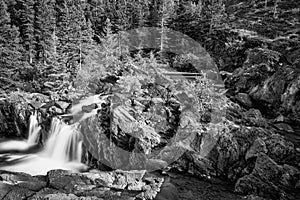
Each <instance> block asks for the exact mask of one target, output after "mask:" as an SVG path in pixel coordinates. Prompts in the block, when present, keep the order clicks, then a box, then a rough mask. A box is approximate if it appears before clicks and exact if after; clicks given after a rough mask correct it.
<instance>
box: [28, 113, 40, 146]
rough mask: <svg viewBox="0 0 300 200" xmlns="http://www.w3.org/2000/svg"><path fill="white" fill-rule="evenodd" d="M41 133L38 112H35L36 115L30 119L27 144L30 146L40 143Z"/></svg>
mask: <svg viewBox="0 0 300 200" xmlns="http://www.w3.org/2000/svg"><path fill="white" fill-rule="evenodd" d="M40 131H41V126H40V125H39V122H38V119H37V111H35V112H34V114H33V115H31V116H30V119H29V133H28V139H27V143H28V144H36V143H38V139H39V133H40Z"/></svg>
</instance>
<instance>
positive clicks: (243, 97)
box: [235, 93, 253, 108]
mask: <svg viewBox="0 0 300 200" xmlns="http://www.w3.org/2000/svg"><path fill="white" fill-rule="evenodd" d="M235 99H236V100H237V101H238V102H239V103H240V104H242V105H243V106H245V107H247V108H252V107H253V103H252V100H251V98H250V96H249V95H248V94H246V93H238V94H237V95H236V96H235Z"/></svg>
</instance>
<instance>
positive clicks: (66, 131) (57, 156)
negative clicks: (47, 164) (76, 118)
mask: <svg viewBox="0 0 300 200" xmlns="http://www.w3.org/2000/svg"><path fill="white" fill-rule="evenodd" d="M49 135H50V137H49V139H48V140H47V142H46V144H45V149H44V151H43V152H42V155H44V156H45V157H49V158H52V159H53V160H57V161H60V162H68V161H77V162H81V153H82V152H81V151H82V148H81V146H82V142H81V138H80V132H78V131H77V124H73V125H67V124H65V123H63V122H62V121H60V120H59V119H57V118H53V120H52V124H51V130H50V133H49Z"/></svg>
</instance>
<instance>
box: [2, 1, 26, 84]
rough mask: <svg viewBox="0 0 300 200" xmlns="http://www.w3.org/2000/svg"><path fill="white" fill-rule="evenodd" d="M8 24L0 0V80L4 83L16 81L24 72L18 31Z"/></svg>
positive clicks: (3, 4)
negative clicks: (22, 71)
mask: <svg viewBox="0 0 300 200" xmlns="http://www.w3.org/2000/svg"><path fill="white" fill-rule="evenodd" d="M10 23H11V21H10V16H9V14H8V13H7V6H6V4H5V2H4V1H3V0H0V66H1V67H0V80H1V82H4V83H7V82H10V81H11V80H17V79H18V78H19V76H18V75H19V74H20V71H21V70H24V62H23V57H22V47H21V46H20V44H19V31H18V29H17V27H15V26H13V25H11V24H10Z"/></svg>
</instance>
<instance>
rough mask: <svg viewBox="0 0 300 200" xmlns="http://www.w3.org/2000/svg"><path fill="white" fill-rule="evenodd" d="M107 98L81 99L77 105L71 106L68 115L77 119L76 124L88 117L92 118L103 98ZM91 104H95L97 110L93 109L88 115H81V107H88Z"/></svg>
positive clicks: (103, 100) (95, 96)
mask: <svg viewBox="0 0 300 200" xmlns="http://www.w3.org/2000/svg"><path fill="white" fill-rule="evenodd" d="M107 97H108V96H103V97H100V96H99V95H94V96H90V97H87V98H85V99H82V100H80V102H79V103H78V104H76V105H73V106H72V108H71V109H70V112H71V114H70V115H72V116H75V117H77V120H76V122H81V121H83V120H85V119H87V118H89V117H92V116H94V115H96V114H97V110H98V109H99V108H100V107H101V104H102V103H104V102H105V98H107ZM91 104H97V105H98V109H94V110H92V111H91V112H90V113H82V106H88V105H91Z"/></svg>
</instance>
